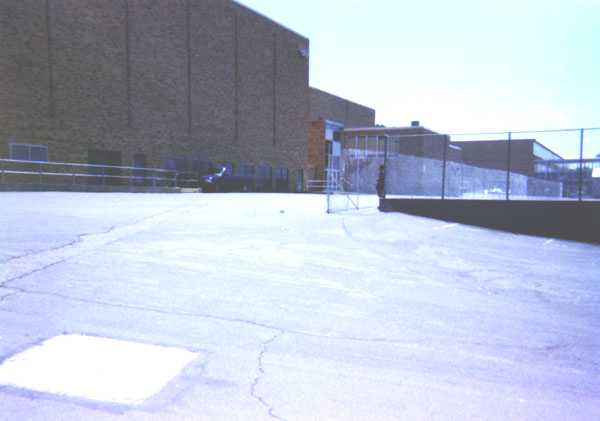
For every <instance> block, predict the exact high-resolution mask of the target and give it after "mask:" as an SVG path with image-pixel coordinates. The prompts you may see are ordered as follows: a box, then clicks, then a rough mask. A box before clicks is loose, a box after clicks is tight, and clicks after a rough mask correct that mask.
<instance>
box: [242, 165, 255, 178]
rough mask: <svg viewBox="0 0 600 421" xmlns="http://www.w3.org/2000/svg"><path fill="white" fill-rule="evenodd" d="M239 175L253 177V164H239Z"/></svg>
mask: <svg viewBox="0 0 600 421" xmlns="http://www.w3.org/2000/svg"><path fill="white" fill-rule="evenodd" d="M240 175H241V176H244V177H254V166H253V165H250V164H243V165H241V166H240Z"/></svg>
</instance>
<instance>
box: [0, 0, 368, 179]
mask: <svg viewBox="0 0 600 421" xmlns="http://www.w3.org/2000/svg"><path fill="white" fill-rule="evenodd" d="M0 31H1V32H0V39H1V40H2V42H1V43H0V157H3V158H7V157H16V158H23V157H26V156H28V157H30V158H32V157H33V158H35V157H37V158H45V159H47V160H50V161H62V162H90V163H107V164H117V165H119V164H120V165H133V166H147V167H167V168H178V169H182V170H184V169H197V168H199V167H202V166H206V165H208V162H209V161H210V162H212V163H213V164H214V163H221V164H225V163H228V164H231V166H233V167H234V170H235V171H236V172H239V171H242V172H255V171H256V172H261V173H262V174H267V173H269V174H270V173H272V174H274V176H275V177H286V176H287V174H289V185H290V187H291V188H292V189H294V188H296V186H300V185H301V183H300V181H302V178H303V176H304V173H305V172H306V170H307V169H309V167H310V165H309V159H308V132H309V123H310V121H311V120H312V119H313V118H312V117H313V116H317V117H315V118H314V119H319V116H323V117H324V118H332V119H336V120H338V121H341V122H342V123H344V124H346V123H347V124H350V123H351V122H354V123H355V124H357V125H372V124H373V123H374V112H373V111H372V110H369V109H366V108H364V107H360V106H356V105H348V103H346V102H345V101H344V100H341V99H336V98H335V97H332V96H329V95H328V94H325V93H323V92H321V91H316V90H311V89H310V88H309V85H308V71H309V41H308V39H306V38H305V37H303V36H301V35H298V34H297V33H295V32H293V31H291V30H289V29H287V28H285V27H283V26H281V25H279V24H277V23H275V22H273V21H271V20H269V19H267V18H265V17H263V16H261V15H259V14H257V13H255V12H253V11H251V10H249V9H248V8H246V7H244V6H241V5H240V4H237V3H235V2H233V1H230V0H96V1H81V0H2V1H1V2H0ZM311 101H312V102H313V103H314V104H315V107H314V108H313V109H312V111H311V108H310V104H311Z"/></svg>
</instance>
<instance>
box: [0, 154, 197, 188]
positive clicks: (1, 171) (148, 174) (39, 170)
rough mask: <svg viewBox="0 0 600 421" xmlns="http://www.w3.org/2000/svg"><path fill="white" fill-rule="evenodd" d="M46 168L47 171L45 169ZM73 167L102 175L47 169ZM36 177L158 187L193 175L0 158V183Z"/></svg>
mask: <svg viewBox="0 0 600 421" xmlns="http://www.w3.org/2000/svg"><path fill="white" fill-rule="evenodd" d="M10 164H15V165H30V166H32V167H33V168H31V169H30V170H28V169H18V168H17V169H10V167H8V165H10ZM45 166H46V169H44V167H45ZM52 166H54V167H57V166H60V167H71V168H97V169H102V173H99V174H93V173H84V172H81V171H78V172H75V171H70V170H67V172H65V171H64V170H63V171H51V170H50V169H49V168H47V167H52ZM107 169H108V170H111V169H112V170H125V171H128V172H129V175H118V174H107V171H106V170H107ZM11 174H12V175H34V176H38V177H40V182H41V177H43V176H49V177H69V178H72V179H73V180H74V179H75V178H98V179H101V180H102V184H105V182H106V181H107V180H111V179H112V180H129V181H130V182H132V181H149V182H152V183H153V184H154V185H156V183H157V182H167V183H168V184H169V185H170V184H171V183H172V184H173V186H174V187H175V186H177V184H178V181H179V179H180V177H181V176H184V175H191V174H192V173H189V172H179V171H176V170H166V169H161V168H141V167H130V166H117V165H101V164H84V163H73V162H54V161H27V160H20V159H5V158H0V182H4V176H5V175H11Z"/></svg>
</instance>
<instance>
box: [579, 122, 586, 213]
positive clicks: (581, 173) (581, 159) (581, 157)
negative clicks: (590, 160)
mask: <svg viewBox="0 0 600 421" xmlns="http://www.w3.org/2000/svg"><path fill="white" fill-rule="evenodd" d="M584 133H585V130H584V129H581V130H580V131H579V186H578V187H579V201H580V202H581V201H582V200H583V136H584Z"/></svg>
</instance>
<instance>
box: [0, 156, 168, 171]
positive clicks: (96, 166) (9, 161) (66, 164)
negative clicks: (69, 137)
mask: <svg viewBox="0 0 600 421" xmlns="http://www.w3.org/2000/svg"><path fill="white" fill-rule="evenodd" d="M0 162H7V163H15V164H31V165H57V166H58V165H62V166H68V167H84V168H111V169H120V170H136V171H153V172H163V173H173V174H177V173H178V171H176V170H165V169H161V168H143V167H126V166H117V165H101V164H84V163H77V162H54V161H26V160H21V159H5V158H0Z"/></svg>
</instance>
